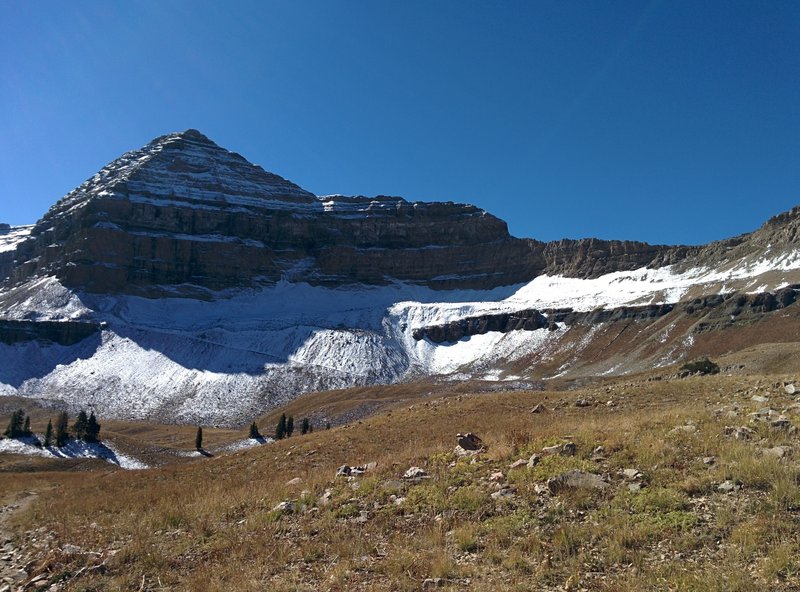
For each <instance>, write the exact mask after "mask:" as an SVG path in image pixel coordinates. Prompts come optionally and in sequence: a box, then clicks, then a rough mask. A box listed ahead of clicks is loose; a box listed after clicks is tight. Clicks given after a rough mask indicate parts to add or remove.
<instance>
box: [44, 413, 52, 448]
mask: <svg viewBox="0 0 800 592" xmlns="http://www.w3.org/2000/svg"><path fill="white" fill-rule="evenodd" d="M52 445H53V420H52V419H48V420H47V429H46V430H45V431H44V447H45V448H50V446H52Z"/></svg>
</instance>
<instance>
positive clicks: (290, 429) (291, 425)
mask: <svg viewBox="0 0 800 592" xmlns="http://www.w3.org/2000/svg"><path fill="white" fill-rule="evenodd" d="M292 433H294V417H292V416H291V415H290V416H289V419H287V420H286V437H287V438H288V437H290V436H291V435H292Z"/></svg>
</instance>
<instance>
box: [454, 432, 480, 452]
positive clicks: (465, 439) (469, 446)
mask: <svg viewBox="0 0 800 592" xmlns="http://www.w3.org/2000/svg"><path fill="white" fill-rule="evenodd" d="M456 441H457V442H458V445H459V446H460V447H461V448H463V449H464V450H487V449H488V446H486V445H485V444H484V443H483V440H481V439H480V438H479V437H478V436H476V435H475V434H473V433H472V432H469V433H467V434H461V433H459V434H456Z"/></svg>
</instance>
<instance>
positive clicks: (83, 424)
mask: <svg viewBox="0 0 800 592" xmlns="http://www.w3.org/2000/svg"><path fill="white" fill-rule="evenodd" d="M88 425H89V418H88V417H87V416H86V412H85V411H84V410H83V409H81V412H80V413H78V419H76V420H75V423H74V424H73V426H72V435H73V436H74V437H75V439H76V440H86V428H87V427H88Z"/></svg>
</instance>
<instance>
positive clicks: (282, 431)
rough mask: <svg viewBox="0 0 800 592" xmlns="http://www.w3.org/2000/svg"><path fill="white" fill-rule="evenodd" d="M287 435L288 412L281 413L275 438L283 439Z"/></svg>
mask: <svg viewBox="0 0 800 592" xmlns="http://www.w3.org/2000/svg"><path fill="white" fill-rule="evenodd" d="M284 437H286V414H285V413H281V418H280V419H279V420H278V426H277V427H276V428H275V439H276V440H283V438H284Z"/></svg>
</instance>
